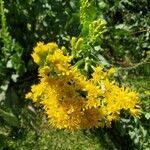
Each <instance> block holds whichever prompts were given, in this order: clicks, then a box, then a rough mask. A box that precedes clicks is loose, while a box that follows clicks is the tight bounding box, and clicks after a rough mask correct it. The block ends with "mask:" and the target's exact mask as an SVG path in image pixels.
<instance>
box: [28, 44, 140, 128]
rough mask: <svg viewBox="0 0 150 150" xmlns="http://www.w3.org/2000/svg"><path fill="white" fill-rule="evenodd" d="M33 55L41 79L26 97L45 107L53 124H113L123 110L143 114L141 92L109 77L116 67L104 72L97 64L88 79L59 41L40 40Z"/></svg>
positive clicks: (61, 125)
mask: <svg viewBox="0 0 150 150" xmlns="http://www.w3.org/2000/svg"><path fill="white" fill-rule="evenodd" d="M32 57H33V59H34V61H35V62H36V63H37V64H38V65H39V75H40V83H39V84H37V85H33V86H32V87H31V92H29V93H28V94H27V95H26V98H29V99H32V100H33V102H35V103H36V104H38V105H41V106H42V107H43V109H44V110H45V113H46V114H47V116H48V118H49V119H48V120H49V122H50V124H51V125H52V126H54V127H56V128H59V129H69V130H74V129H89V128H93V127H104V126H105V125H106V126H110V125H111V122H112V121H115V120H118V119H119V115H120V111H121V110H127V111H129V112H130V113H131V115H133V116H135V117H139V115H140V107H139V97H138V94H137V93H136V92H134V91H132V90H131V89H129V88H124V87H119V86H117V84H116V83H115V81H111V80H110V79H109V78H110V76H112V75H113V74H114V72H115V69H114V68H111V69H110V70H108V71H107V72H104V71H103V68H102V67H101V66H97V67H96V68H95V69H94V72H93V74H92V78H91V79H87V78H86V77H85V76H84V75H82V74H81V73H80V72H79V71H78V70H77V69H76V68H73V66H71V57H70V56H67V55H64V53H63V51H62V49H59V48H58V46H57V44H55V43H48V44H44V43H38V44H37V46H36V47H35V48H34V52H33V54H32Z"/></svg>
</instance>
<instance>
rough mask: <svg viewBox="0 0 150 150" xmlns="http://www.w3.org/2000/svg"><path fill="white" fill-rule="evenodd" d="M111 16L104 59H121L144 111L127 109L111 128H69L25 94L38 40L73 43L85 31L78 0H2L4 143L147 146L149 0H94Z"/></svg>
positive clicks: (1, 148) (122, 77) (12, 146)
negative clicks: (135, 114)
mask: <svg viewBox="0 0 150 150" xmlns="http://www.w3.org/2000/svg"><path fill="white" fill-rule="evenodd" d="M93 2H94V6H95V11H96V16H97V18H104V19H105V20H106V22H107V24H106V28H105V31H104V33H103V34H102V35H101V36H100V37H99V39H98V41H97V42H96V44H95V49H96V50H97V52H98V54H100V56H101V57H100V62H101V63H103V64H106V62H107V64H110V65H111V66H115V67H118V68H119V69H120V70H121V71H120V72H119V75H118V76H117V80H118V82H119V83H120V84H122V85H125V86H130V87H132V88H133V89H136V90H137V91H138V92H139V93H140V98H141V106H142V110H143V113H142V115H141V118H140V119H134V118H132V117H129V116H122V119H121V120H120V121H119V122H116V123H113V124H112V128H103V129H92V130H89V131H75V132H67V131H60V130H56V129H53V128H52V127H50V126H49V125H48V123H47V120H46V117H45V115H44V114H43V112H42V110H40V109H37V108H35V107H34V106H33V104H32V102H30V101H27V100H26V99H25V94H26V93H27V92H28V91H30V86H31V85H32V84H34V83H36V82H37V81H38V80H37V66H36V64H34V63H33V60H32V58H31V53H32V49H33V47H34V46H35V45H36V43H37V42H39V41H44V42H49V41H54V42H56V43H57V44H59V45H60V46H62V45H64V46H66V47H69V42H70V40H71V37H72V36H76V37H78V36H80V34H81V30H82V25H81V21H80V3H79V1H77V0H26V1H23V0H6V1H4V0H0V150H30V149H31V150H34V149H36V150H37V149H39V150H55V149H56V150H57V149H60V150H70V149H73V150H100V149H102V150H109V149H110V150H130V149H131V150H134V149H135V150H149V149H150V129H149V124H150V56H148V55H147V52H148V51H150V42H149V41H150V1H149V0H140V1H137V0H130V1H129V0H95V1H93Z"/></svg>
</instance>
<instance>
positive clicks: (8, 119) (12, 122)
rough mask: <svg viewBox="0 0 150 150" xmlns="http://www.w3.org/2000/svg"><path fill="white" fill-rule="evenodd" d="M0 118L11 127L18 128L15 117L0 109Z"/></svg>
mask: <svg viewBox="0 0 150 150" xmlns="http://www.w3.org/2000/svg"><path fill="white" fill-rule="evenodd" d="M0 117H2V118H3V120H4V121H5V122H6V123H7V124H9V125H11V126H15V127H18V126H19V121H18V119H17V117H16V116H14V115H13V114H12V113H8V112H6V111H4V110H2V109H0Z"/></svg>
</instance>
